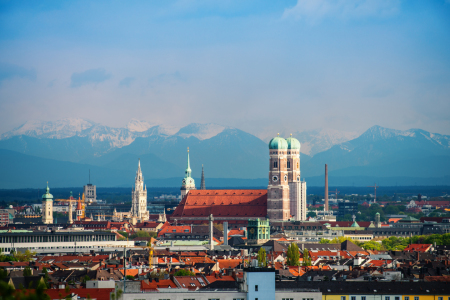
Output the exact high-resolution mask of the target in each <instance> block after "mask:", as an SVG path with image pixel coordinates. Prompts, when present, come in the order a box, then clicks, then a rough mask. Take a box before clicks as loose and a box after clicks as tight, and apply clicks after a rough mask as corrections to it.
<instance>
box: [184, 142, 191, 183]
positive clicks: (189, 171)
mask: <svg viewBox="0 0 450 300" xmlns="http://www.w3.org/2000/svg"><path fill="white" fill-rule="evenodd" d="M191 171H192V170H191V163H190V161H189V147H188V148H187V168H186V172H185V173H186V176H185V178H188V177H191Z"/></svg>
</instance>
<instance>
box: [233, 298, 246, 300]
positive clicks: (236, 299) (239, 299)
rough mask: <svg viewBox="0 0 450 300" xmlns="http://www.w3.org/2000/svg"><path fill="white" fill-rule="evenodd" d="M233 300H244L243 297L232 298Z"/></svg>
mask: <svg viewBox="0 0 450 300" xmlns="http://www.w3.org/2000/svg"><path fill="white" fill-rule="evenodd" d="M233 300H244V298H233Z"/></svg>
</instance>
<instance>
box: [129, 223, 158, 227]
mask: <svg viewBox="0 0 450 300" xmlns="http://www.w3.org/2000/svg"><path fill="white" fill-rule="evenodd" d="M159 224H161V223H158V222H143V223H138V224H136V225H134V227H135V228H156V227H158V225H159Z"/></svg>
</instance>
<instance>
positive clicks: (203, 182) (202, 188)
mask: <svg viewBox="0 0 450 300" xmlns="http://www.w3.org/2000/svg"><path fill="white" fill-rule="evenodd" d="M200 189H201V190H206V187H205V172H204V171H203V165H202V181H201V183H200Z"/></svg>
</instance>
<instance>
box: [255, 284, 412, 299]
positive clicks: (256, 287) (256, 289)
mask: <svg viewBox="0 0 450 300" xmlns="http://www.w3.org/2000/svg"><path fill="white" fill-rule="evenodd" d="M257 291H258V285H255V292H257ZM414 300H416V299H414Z"/></svg>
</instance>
